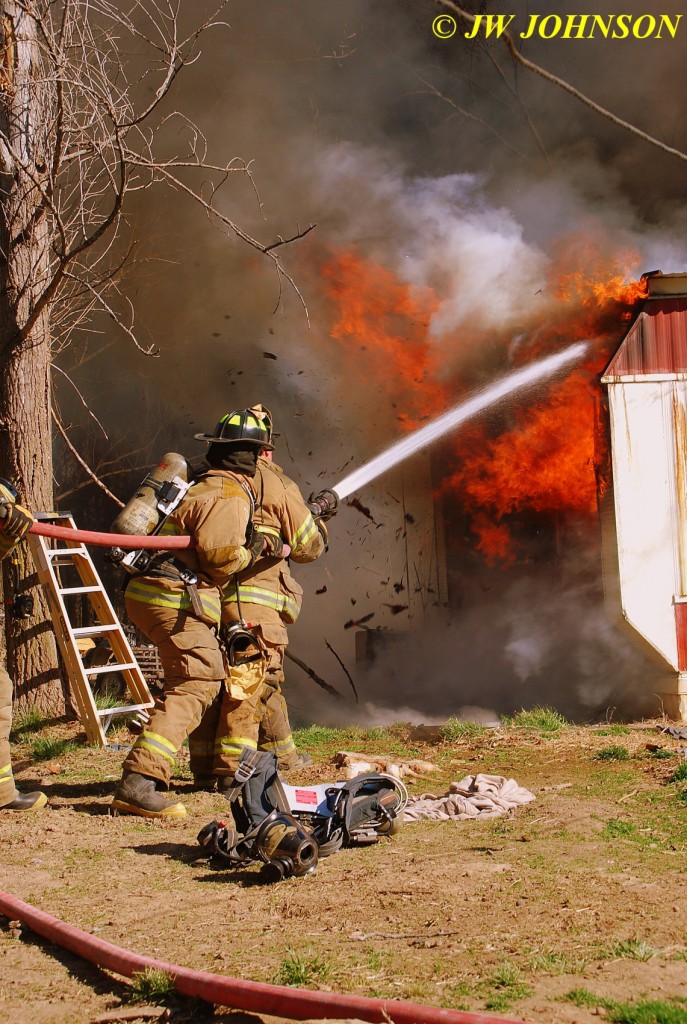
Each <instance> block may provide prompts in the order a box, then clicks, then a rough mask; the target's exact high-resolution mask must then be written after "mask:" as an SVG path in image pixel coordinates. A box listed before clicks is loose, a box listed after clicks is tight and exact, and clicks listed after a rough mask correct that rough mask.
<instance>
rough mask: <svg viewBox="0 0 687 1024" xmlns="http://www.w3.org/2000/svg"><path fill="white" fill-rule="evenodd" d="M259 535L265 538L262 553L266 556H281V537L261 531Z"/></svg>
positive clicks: (282, 547) (282, 545)
mask: <svg viewBox="0 0 687 1024" xmlns="http://www.w3.org/2000/svg"><path fill="white" fill-rule="evenodd" d="M261 536H263V537H264V538H265V548H264V550H263V552H262V553H263V555H265V557H267V558H281V557H282V552H283V550H284V542H283V541H282V539H281V537H276V536H275V535H274V534H273V533H263V534H262V535H261Z"/></svg>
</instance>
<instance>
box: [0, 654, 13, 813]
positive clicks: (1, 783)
mask: <svg viewBox="0 0 687 1024" xmlns="http://www.w3.org/2000/svg"><path fill="white" fill-rule="evenodd" d="M11 728H12V680H11V679H10V677H9V675H8V674H7V670H6V669H5V668H4V666H2V665H0V807H4V806H5V804H11V803H12V801H13V800H14V798H15V796H16V794H17V789H16V786H15V785H14V776H13V775H12V761H11V758H10V729H11Z"/></svg>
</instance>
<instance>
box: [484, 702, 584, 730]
mask: <svg viewBox="0 0 687 1024" xmlns="http://www.w3.org/2000/svg"><path fill="white" fill-rule="evenodd" d="M501 721H502V724H503V725H505V726H511V727H514V728H519V729H539V730H542V731H544V732H549V733H551V732H554V733H555V732H560V731H561V729H566V728H567V727H568V726H569V725H570V724H571V723H570V722H569V721H568V719H567V718H565V717H564V716H563V715H561V714H559V712H558V711H555V710H554V708H551V707H547V706H537V707H534V708H530V709H529V710H526V709H525V708H522V709H521V710H520V711H517V712H516V713H515V714H514V715H504V716H503V718H502V720H501Z"/></svg>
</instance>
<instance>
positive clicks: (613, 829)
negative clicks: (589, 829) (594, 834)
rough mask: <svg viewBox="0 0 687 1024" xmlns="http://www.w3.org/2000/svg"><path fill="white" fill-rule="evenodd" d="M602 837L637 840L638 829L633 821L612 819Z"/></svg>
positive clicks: (607, 823) (601, 834)
mask: <svg viewBox="0 0 687 1024" xmlns="http://www.w3.org/2000/svg"><path fill="white" fill-rule="evenodd" d="M600 836H601V839H637V828H636V826H635V825H633V824H632V822H631V821H620V820H619V819H618V818H610V819H609V820H608V821H607V822H606V827H605V828H604V830H603V831H602V832H601V833H600Z"/></svg>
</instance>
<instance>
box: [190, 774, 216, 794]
mask: <svg viewBox="0 0 687 1024" xmlns="http://www.w3.org/2000/svg"><path fill="white" fill-rule="evenodd" d="M191 788H192V789H194V790H196V791H197V792H199V793H214V792H216V790H217V776H216V775H194V776H193V785H192V787H191Z"/></svg>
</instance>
